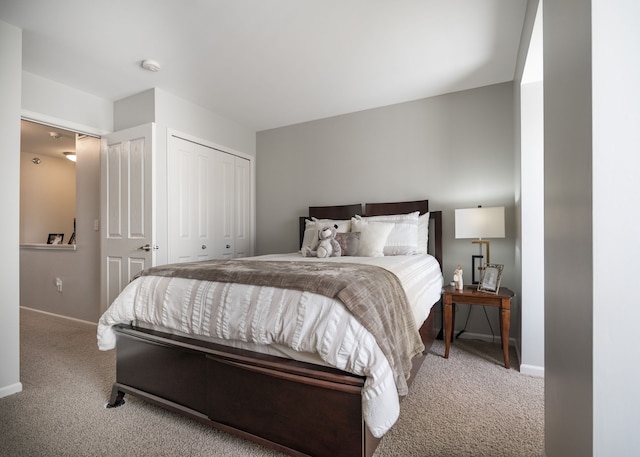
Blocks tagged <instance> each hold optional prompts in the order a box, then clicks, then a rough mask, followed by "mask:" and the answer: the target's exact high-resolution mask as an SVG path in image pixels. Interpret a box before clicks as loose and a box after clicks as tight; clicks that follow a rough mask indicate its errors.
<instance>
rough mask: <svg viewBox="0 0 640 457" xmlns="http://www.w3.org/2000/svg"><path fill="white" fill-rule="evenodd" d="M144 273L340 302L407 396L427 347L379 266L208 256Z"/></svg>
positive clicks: (399, 291)
mask: <svg viewBox="0 0 640 457" xmlns="http://www.w3.org/2000/svg"><path fill="white" fill-rule="evenodd" d="M139 275H140V276H145V275H147V276H168V277H182V278H187V279H197V280H204V281H216V282H230V283H241V284H250V285H256V286H270V287H278V288H283V289H295V290H302V291H307V292H313V293H317V294H320V295H325V296H327V297H330V298H334V299H337V300H340V301H341V302H342V303H343V304H344V305H345V307H346V308H347V309H348V310H349V311H350V312H351V313H352V314H353V315H354V316H355V317H356V319H358V321H359V322H360V323H361V324H362V325H363V327H364V328H366V329H367V330H368V331H369V332H370V333H371V334H372V335H373V337H374V338H375V340H376V342H377V343H378V346H380V349H381V350H382V352H383V353H384V355H385V356H386V358H387V360H388V361H389V365H390V366H391V368H392V370H393V372H394V378H395V381H396V387H397V389H398V394H399V395H406V394H407V390H408V387H407V379H408V378H409V375H410V372H411V360H412V359H413V357H415V356H416V355H418V354H420V353H421V352H422V351H423V350H424V345H423V344H422V340H421V339H420V335H419V333H418V329H417V327H416V323H415V319H414V317H413V315H412V312H411V309H410V307H409V303H408V300H407V296H406V294H405V292H404V289H403V288H402V284H401V283H400V280H399V279H398V278H397V277H396V276H395V275H394V274H393V273H391V272H390V271H388V270H385V269H384V268H380V267H377V266H371V265H360V264H354V263H331V262H322V261H317V262H316V261H312V262H293V261H291V262H290V261H267V260H243V259H237V260H207V261H203V262H192V263H177V264H169V265H160V266H157V267H152V268H149V269H146V270H144V271H142V272H141V273H140V274H139Z"/></svg>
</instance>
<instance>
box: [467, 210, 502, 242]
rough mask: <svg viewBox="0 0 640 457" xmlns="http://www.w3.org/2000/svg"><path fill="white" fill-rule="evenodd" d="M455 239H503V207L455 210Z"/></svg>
mask: <svg viewBox="0 0 640 457" xmlns="http://www.w3.org/2000/svg"><path fill="white" fill-rule="evenodd" d="M455 217H456V238H478V239H482V238H504V207H503V206H498V207H493V208H468V209H457V210H456V214H455Z"/></svg>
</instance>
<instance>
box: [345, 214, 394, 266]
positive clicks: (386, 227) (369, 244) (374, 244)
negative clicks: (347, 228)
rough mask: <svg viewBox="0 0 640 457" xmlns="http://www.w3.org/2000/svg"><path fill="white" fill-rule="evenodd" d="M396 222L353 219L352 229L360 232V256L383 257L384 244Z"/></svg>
mask: <svg viewBox="0 0 640 457" xmlns="http://www.w3.org/2000/svg"><path fill="white" fill-rule="evenodd" d="M393 226H394V224H391V223H386V222H369V221H365V220H363V219H356V218H352V219H351V231H352V232H360V244H359V245H358V256H359V257H382V256H384V245H385V243H386V242H387V238H389V234H390V233H391V231H392V230H393Z"/></svg>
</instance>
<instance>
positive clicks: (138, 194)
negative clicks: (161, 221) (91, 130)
mask: <svg viewBox="0 0 640 457" xmlns="http://www.w3.org/2000/svg"><path fill="white" fill-rule="evenodd" d="M154 135H155V125H154V124H153V123H151V124H146V125H142V126H139V127H134V128H131V129H127V130H123V131H120V132H114V133H112V134H110V135H106V136H105V137H103V140H102V150H101V167H100V174H101V193H100V198H101V208H102V209H101V221H102V227H101V245H102V250H101V258H102V262H101V263H102V267H101V286H102V293H101V296H102V300H101V309H102V310H103V311H104V310H105V309H106V308H107V307H108V306H109V305H110V304H111V302H112V301H113V300H114V299H115V297H116V296H117V295H118V294H119V293H120V291H121V290H122V289H123V288H124V287H125V286H126V285H127V284H128V283H129V281H130V280H131V278H132V277H133V276H134V275H136V274H137V273H138V272H140V271H141V270H143V269H144V268H147V267H149V266H152V265H154V264H155V245H154V241H155V227H154V208H153V198H152V194H153V188H154V187H153V168H152V167H153V164H152V160H153V150H154Z"/></svg>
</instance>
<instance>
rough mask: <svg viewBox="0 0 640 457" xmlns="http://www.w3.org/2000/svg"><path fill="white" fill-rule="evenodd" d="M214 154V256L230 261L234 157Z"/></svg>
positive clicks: (233, 222) (233, 237)
mask: <svg viewBox="0 0 640 457" xmlns="http://www.w3.org/2000/svg"><path fill="white" fill-rule="evenodd" d="M215 153H216V166H215V179H214V182H215V190H214V194H215V203H214V208H215V227H214V233H215V256H216V258H217V259H231V258H233V257H234V253H235V235H236V228H235V209H234V206H235V157H234V156H233V155H231V154H227V153H225V152H221V151H215Z"/></svg>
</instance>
